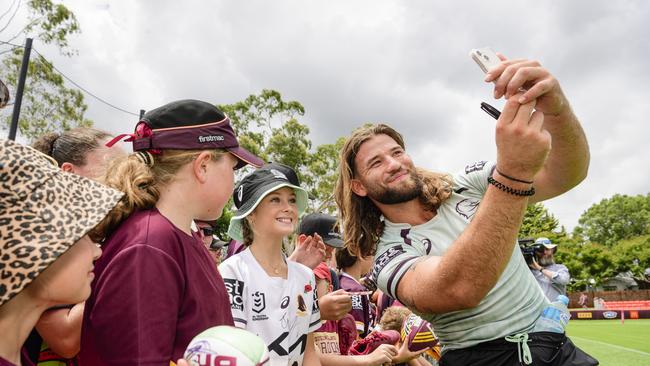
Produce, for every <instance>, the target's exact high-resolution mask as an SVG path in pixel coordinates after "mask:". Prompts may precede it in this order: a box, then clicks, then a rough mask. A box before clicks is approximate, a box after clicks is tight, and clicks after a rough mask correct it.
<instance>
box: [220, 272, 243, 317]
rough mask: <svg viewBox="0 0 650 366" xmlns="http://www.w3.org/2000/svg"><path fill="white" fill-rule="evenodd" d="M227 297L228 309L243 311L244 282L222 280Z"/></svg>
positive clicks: (230, 279)
mask: <svg viewBox="0 0 650 366" xmlns="http://www.w3.org/2000/svg"><path fill="white" fill-rule="evenodd" d="M223 282H224V283H225V284H226V290H228V296H229V297H230V307H231V308H232V309H234V310H244V296H243V294H244V281H239V280H236V279H234V278H224V279H223Z"/></svg>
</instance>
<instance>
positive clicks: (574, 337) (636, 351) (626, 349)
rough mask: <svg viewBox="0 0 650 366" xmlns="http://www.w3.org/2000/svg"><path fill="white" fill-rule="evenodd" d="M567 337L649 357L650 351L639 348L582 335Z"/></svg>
mask: <svg viewBox="0 0 650 366" xmlns="http://www.w3.org/2000/svg"><path fill="white" fill-rule="evenodd" d="M569 338H571V339H579V340H581V341H583V342H592V343H598V344H600V345H603V346H607V347H612V348H618V349H620V350H623V351H628V352H634V353H638V354H640V355H644V356H648V357H650V353H647V352H643V351H639V350H636V349H632V348H626V347H622V346H617V345H615V344H610V343H605V342H599V341H594V340H593V339H589V338H582V337H576V336H570V337H569Z"/></svg>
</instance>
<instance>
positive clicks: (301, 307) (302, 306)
mask: <svg viewBox="0 0 650 366" xmlns="http://www.w3.org/2000/svg"><path fill="white" fill-rule="evenodd" d="M297 301H298V311H297V312H296V315H298V316H305V315H307V303H306V302H305V298H303V297H302V294H298V298H297Z"/></svg>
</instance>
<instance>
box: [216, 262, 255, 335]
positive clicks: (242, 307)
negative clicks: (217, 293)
mask: <svg viewBox="0 0 650 366" xmlns="http://www.w3.org/2000/svg"><path fill="white" fill-rule="evenodd" d="M238 263H239V261H237V258H236V257H233V259H232V260H229V261H228V260H227V261H225V262H223V263H221V265H220V266H219V273H220V274H221V277H223V282H224V283H225V285H226V290H227V291H228V299H229V301H230V311H231V312H232V319H233V320H234V322H235V326H236V327H238V328H244V329H246V325H247V324H248V315H249V314H248V311H247V309H248V307H247V306H246V303H247V300H248V293H247V289H246V282H245V281H244V278H243V276H242V274H241V273H240V271H238V269H237V267H238V265H237V264H238Z"/></svg>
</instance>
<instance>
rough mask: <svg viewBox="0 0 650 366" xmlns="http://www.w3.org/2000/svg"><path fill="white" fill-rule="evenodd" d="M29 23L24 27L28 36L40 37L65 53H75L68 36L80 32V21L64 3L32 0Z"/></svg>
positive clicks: (42, 40) (28, 3)
mask: <svg viewBox="0 0 650 366" xmlns="http://www.w3.org/2000/svg"><path fill="white" fill-rule="evenodd" d="M27 6H28V7H29V10H30V12H29V13H30V15H29V19H28V21H29V23H28V24H27V26H26V27H25V28H24V33H25V35H27V36H30V37H32V38H35V39H38V40H40V41H41V42H43V43H45V44H52V45H55V46H57V47H58V48H59V49H60V51H61V52H62V53H63V54H65V55H68V56H70V55H72V54H73V53H75V51H74V50H71V49H70V48H69V47H68V46H69V45H68V37H69V36H70V35H71V34H74V33H79V31H80V29H79V23H78V22H77V18H76V17H75V16H74V13H72V12H71V11H70V10H69V9H68V8H66V7H65V6H64V5H63V4H54V3H53V2H52V1H51V0H30V1H28V2H27Z"/></svg>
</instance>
